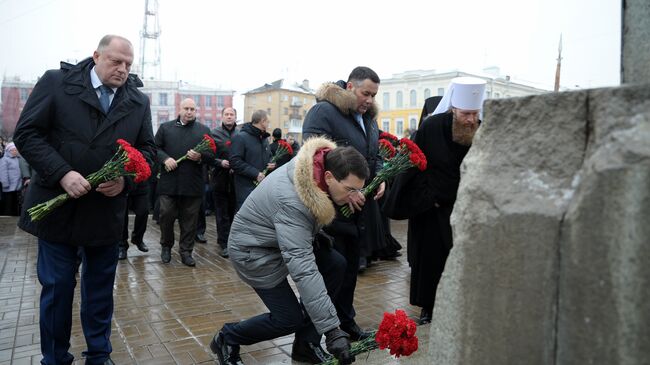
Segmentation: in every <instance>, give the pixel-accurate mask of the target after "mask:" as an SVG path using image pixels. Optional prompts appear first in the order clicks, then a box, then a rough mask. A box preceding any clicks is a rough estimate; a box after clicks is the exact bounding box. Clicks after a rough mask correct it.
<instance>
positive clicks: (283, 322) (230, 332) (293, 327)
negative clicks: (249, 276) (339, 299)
mask: <svg viewBox="0 0 650 365" xmlns="http://www.w3.org/2000/svg"><path fill="white" fill-rule="evenodd" d="M319 251H323V252H322V253H321V254H319V255H316V259H317V264H318V267H319V271H320V272H321V274H322V275H323V280H324V281H325V287H326V288H327V293H328V295H329V296H330V298H332V297H335V296H336V294H337V292H338V288H339V285H340V283H341V280H342V279H343V272H344V270H345V259H344V258H343V257H342V256H341V254H339V253H338V252H337V251H335V250H333V249H330V248H322V249H320V250H319ZM319 259H320V260H323V262H319V261H320V260H319ZM253 289H254V290H255V292H256V293H257V295H259V297H260V299H262V301H263V302H264V305H266V307H267V308H268V309H269V311H270V312H269V313H264V314H260V315H257V316H255V317H252V318H249V319H247V320H245V321H242V322H238V323H226V324H225V325H224V326H223V328H222V330H221V331H222V332H223V334H224V339H225V341H226V343H227V344H229V345H231V346H232V345H251V344H254V343H258V342H262V341H267V340H272V339H274V338H278V337H282V336H286V335H289V334H292V333H294V332H295V333H296V338H297V339H299V340H300V341H305V342H311V343H320V338H321V334H319V333H318V332H317V331H316V328H315V327H314V324H313V323H312V322H311V319H310V318H309V316H308V315H307V314H306V311H305V310H304V307H303V305H302V304H301V303H300V302H299V301H298V298H296V295H295V294H294V292H293V290H292V289H291V287H290V286H289V282H288V281H287V279H284V280H283V281H282V282H281V283H280V284H278V285H277V286H275V287H273V288H270V289H256V288H253Z"/></svg>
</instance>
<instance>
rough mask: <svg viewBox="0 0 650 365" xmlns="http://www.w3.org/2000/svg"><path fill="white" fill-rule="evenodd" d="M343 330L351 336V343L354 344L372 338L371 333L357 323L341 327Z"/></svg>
mask: <svg viewBox="0 0 650 365" xmlns="http://www.w3.org/2000/svg"><path fill="white" fill-rule="evenodd" d="M341 329H342V330H343V331H345V332H346V333H347V334H348V335H350V341H352V342H356V341H361V340H363V339H366V338H368V337H370V336H372V333H371V332H366V331H364V330H362V329H361V327H359V326H358V325H357V324H356V323H353V324H352V325H351V326H344V325H341Z"/></svg>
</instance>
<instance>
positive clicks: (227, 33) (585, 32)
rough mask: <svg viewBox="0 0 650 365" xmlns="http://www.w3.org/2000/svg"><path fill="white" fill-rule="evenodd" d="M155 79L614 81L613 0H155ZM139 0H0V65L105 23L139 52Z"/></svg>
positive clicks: (87, 38) (36, 62)
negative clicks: (415, 74) (495, 71)
mask: <svg viewBox="0 0 650 365" xmlns="http://www.w3.org/2000/svg"><path fill="white" fill-rule="evenodd" d="M158 4H159V21H160V28H161V31H162V34H161V38H160V39H161V54H162V74H163V79H167V80H175V79H182V80H184V81H188V82H191V83H194V84H199V85H204V86H210V87H222V88H227V89H233V90H236V91H237V92H238V94H239V93H243V92H246V91H247V90H250V89H252V88H255V87H258V86H260V85H262V84H264V83H265V82H271V81H274V80H276V79H279V78H283V77H284V78H288V79H290V80H292V81H301V80H302V79H305V78H306V79H309V80H310V82H311V86H312V87H314V88H315V87H317V86H318V85H319V84H320V83H322V82H324V81H330V80H336V79H342V78H346V77H347V75H348V73H349V72H350V70H351V69H352V68H353V67H355V66H357V65H365V66H369V67H371V68H373V69H375V71H377V72H378V73H379V76H380V77H382V78H388V77H390V76H391V75H392V74H393V73H399V72H403V71H407V70H416V69H436V70H449V69H458V70H462V71H467V72H476V71H480V70H481V69H482V68H484V67H487V66H498V67H500V68H501V72H502V73H503V74H504V75H510V76H511V77H513V78H515V79H519V80H524V81H528V82H530V83H532V84H533V85H535V86H538V87H544V88H552V85H553V77H554V74H555V63H556V61H555V59H556V57H557V48H558V41H559V37H560V33H562V34H563V40H564V41H563V63H562V86H563V87H568V88H575V87H576V85H578V86H579V87H581V88H586V87H599V86H614V85H618V84H619V80H620V74H619V70H620V38H621V29H620V28H621V0H489V1H488V0H447V1H439V0H426V1H411V0H400V1H376V0H372V1H366V0H357V1H351V0H328V1H325V2H315V1H308V0H296V1H293V0H286V1H285V0H278V1H273V0H259V1H257V0H232V1H228V2H225V1H199V0H183V1H173V0H159V2H158ZM143 19H144V0H110V1H107V0H103V1H99V0H0V50H1V52H0V72H1V73H2V74H3V75H4V76H7V77H11V76H20V77H21V78H22V79H26V80H35V79H36V78H37V77H38V76H39V75H41V74H42V73H43V72H44V71H45V70H47V69H51V68H58V63H59V61H60V60H66V59H77V60H81V59H82V58H85V57H87V56H90V55H91V54H92V51H93V50H94V49H95V47H96V45H97V42H98V41H99V39H100V38H101V36H103V35H104V34H107V33H113V34H119V35H123V36H125V37H127V38H129V39H130V40H131V41H132V42H133V44H134V47H135V54H136V59H138V57H139V53H140V50H139V44H140V41H139V34H140V30H141V29H142V23H143Z"/></svg>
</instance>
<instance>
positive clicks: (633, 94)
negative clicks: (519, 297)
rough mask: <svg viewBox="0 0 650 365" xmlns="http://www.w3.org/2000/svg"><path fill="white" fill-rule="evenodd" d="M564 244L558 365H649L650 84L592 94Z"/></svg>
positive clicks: (562, 252)
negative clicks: (585, 154) (587, 140)
mask: <svg viewBox="0 0 650 365" xmlns="http://www.w3.org/2000/svg"><path fill="white" fill-rule="evenodd" d="M590 106H591V109H592V110H591V112H590V115H589V120H590V121H591V126H590V129H591V131H592V132H591V133H590V143H589V149H588V150H589V156H588V158H587V159H586V161H585V163H584V166H583V168H582V169H581V170H580V171H579V173H580V184H579V185H578V188H577V190H576V192H575V196H574V199H573V200H572V202H571V204H570V205H569V209H568V212H567V214H566V218H565V220H564V224H563V227H562V235H561V236H562V237H561V238H562V239H561V241H560V291H559V293H560V301H559V321H558V364H650V87H645V88H638V87H634V88H620V89H613V90H610V89H604V90H595V91H593V92H592V93H591V95H590Z"/></svg>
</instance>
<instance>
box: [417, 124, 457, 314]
mask: <svg viewBox="0 0 650 365" xmlns="http://www.w3.org/2000/svg"><path fill="white" fill-rule="evenodd" d="M452 120H453V116H452V113H451V112H449V113H444V114H436V115H433V116H430V117H428V118H426V119H425V120H424V121H423V122H422V125H421V126H420V128H419V129H418V131H417V134H416V136H415V143H417V145H418V146H419V147H420V149H422V152H423V153H424V154H425V155H426V158H427V169H426V170H425V171H424V172H420V173H417V174H416V175H415V176H414V177H413V179H412V180H411V182H410V183H409V188H408V193H406V192H405V193H406V194H407V196H404V198H405V199H408V200H411V201H412V203H411V204H415V202H417V205H418V208H420V209H418V210H419V211H421V212H420V213H418V214H417V215H415V216H410V218H409V223H408V261H409V264H410V266H411V291H410V302H411V304H413V305H417V306H420V307H423V308H425V309H429V310H430V309H431V308H433V305H434V302H435V295H436V288H437V286H438V282H439V281H440V277H441V275H442V272H443V270H444V267H445V262H446V261H447V256H448V255H449V251H450V250H451V247H452V245H453V240H452V233H451V225H450V223H449V218H450V216H451V211H452V209H453V207H454V202H455V201H456V192H457V191H458V184H459V183H460V164H461V162H462V161H463V158H464V157H465V155H466V154H467V151H469V146H463V145H461V144H458V143H456V142H454V141H453V140H452V132H451V128H452V127H451V126H452Z"/></svg>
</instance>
